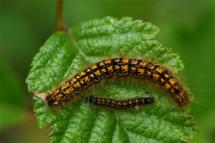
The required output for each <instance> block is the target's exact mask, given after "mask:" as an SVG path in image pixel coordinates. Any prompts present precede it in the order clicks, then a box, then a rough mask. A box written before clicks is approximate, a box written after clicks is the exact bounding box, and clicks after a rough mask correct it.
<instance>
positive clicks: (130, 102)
mask: <svg viewBox="0 0 215 143" xmlns="http://www.w3.org/2000/svg"><path fill="white" fill-rule="evenodd" d="M85 100H86V102H87V103H90V104H93V105H96V106H102V107H108V108H114V109H128V108H134V107H136V106H142V105H149V104H152V103H154V97H135V98H129V99H124V100H114V99H109V98H104V97H96V96H93V95H89V96H86V97H85Z"/></svg>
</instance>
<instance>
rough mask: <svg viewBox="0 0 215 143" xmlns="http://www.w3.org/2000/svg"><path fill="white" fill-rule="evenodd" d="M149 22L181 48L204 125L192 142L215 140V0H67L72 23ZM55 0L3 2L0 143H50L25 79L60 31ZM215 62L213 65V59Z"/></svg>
mask: <svg viewBox="0 0 215 143" xmlns="http://www.w3.org/2000/svg"><path fill="white" fill-rule="evenodd" d="M107 15H110V16H114V17H122V16H130V17H134V18H135V19H142V20H144V21H150V22H152V23H153V24H155V25H157V26H158V27H159V28H160V30H161V32H160V34H159V35H158V39H159V40H160V41H161V42H163V43H164V45H166V46H167V47H170V48H173V50H174V51H175V52H178V53H179V54H180V55H181V57H182V59H183V61H184V64H185V70H184V72H183V73H182V76H183V77H185V78H184V80H185V82H186V83H187V86H188V87H190V88H191V90H192V92H193V95H194V101H193V103H192V105H191V114H192V115H193V116H194V117H195V120H196V122H197V124H198V126H199V129H198V130H199V133H198V134H197V135H196V136H195V137H194V139H193V141H192V143H215V89H213V88H215V1H214V0H163V1H162V0H65V7H64V18H65V23H66V24H67V25H68V26H71V25H73V24H76V23H79V22H82V21H86V20H89V19H94V18H102V17H104V16H107ZM54 22H55V1H54V0H0V142H1V143H15V142H16V143H38V142H40V143H43V142H44V143H46V142H48V136H47V135H48V133H49V128H48V127H47V128H45V129H39V128H38V126H37V123H36V121H35V119H34V115H33V113H32V104H33V103H32V99H31V95H30V94H29V93H28V92H27V89H26V84H25V78H26V76H27V74H28V71H29V68H30V63H31V61H32V58H33V56H34V55H35V54H36V52H37V51H38V49H39V47H40V46H41V45H42V44H43V43H44V42H45V40H46V39H47V38H48V37H49V36H50V35H51V34H52V33H53V32H54V31H55V23H54ZM213 62H214V63H213Z"/></svg>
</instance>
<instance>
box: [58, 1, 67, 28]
mask: <svg viewBox="0 0 215 143" xmlns="http://www.w3.org/2000/svg"><path fill="white" fill-rule="evenodd" d="M63 2H64V0H56V31H67V29H66V27H65V26H64V22H63Z"/></svg>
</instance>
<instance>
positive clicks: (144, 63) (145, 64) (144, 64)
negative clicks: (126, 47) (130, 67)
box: [139, 61, 147, 67]
mask: <svg viewBox="0 0 215 143" xmlns="http://www.w3.org/2000/svg"><path fill="white" fill-rule="evenodd" d="M139 65H140V66H143V67H146V66H147V62H145V61H143V62H140V63H139Z"/></svg>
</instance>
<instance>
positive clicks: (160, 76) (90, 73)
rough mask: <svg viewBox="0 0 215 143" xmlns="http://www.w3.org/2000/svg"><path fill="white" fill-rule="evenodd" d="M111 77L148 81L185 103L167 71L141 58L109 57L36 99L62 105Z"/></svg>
mask: <svg viewBox="0 0 215 143" xmlns="http://www.w3.org/2000/svg"><path fill="white" fill-rule="evenodd" d="M113 76H116V77H125V76H132V77H135V78H140V79H145V80H149V81H152V82H153V83H155V84H157V85H159V86H160V87H162V88H163V89H164V90H165V91H167V92H168V93H170V95H171V97H172V98H173V100H174V101H175V102H176V103H177V104H178V105H179V106H180V107H183V106H184V105H186V104H188V103H189V98H188V96H187V93H186V91H185V90H184V88H183V86H182V85H181V84H180V83H179V80H178V79H177V78H176V77H175V76H174V74H173V73H172V72H171V71H170V70H168V69H166V68H165V67H162V66H160V65H157V64H155V63H151V62H147V61H145V60H143V59H131V58H113V59H107V60H103V61H101V62H97V63H95V64H93V65H91V66H89V67H88V68H86V69H84V70H83V71H81V72H80V73H78V74H76V75H75V76H74V77H73V78H71V79H70V80H68V81H66V82H65V83H64V84H63V85H62V86H61V87H59V88H57V89H56V90H54V91H52V92H51V93H42V94H40V95H41V96H40V97H41V98H44V99H45V101H46V103H47V104H48V106H50V107H58V106H62V105H64V104H65V103H67V102H69V101H71V100H73V99H74V98H76V97H79V95H80V94H81V93H82V92H83V91H84V90H86V89H87V88H88V87H89V86H91V85H92V84H95V83H97V82H99V81H100V80H101V79H103V78H110V77H113ZM44 95H45V96H44ZM38 96H39V95H38Z"/></svg>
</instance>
